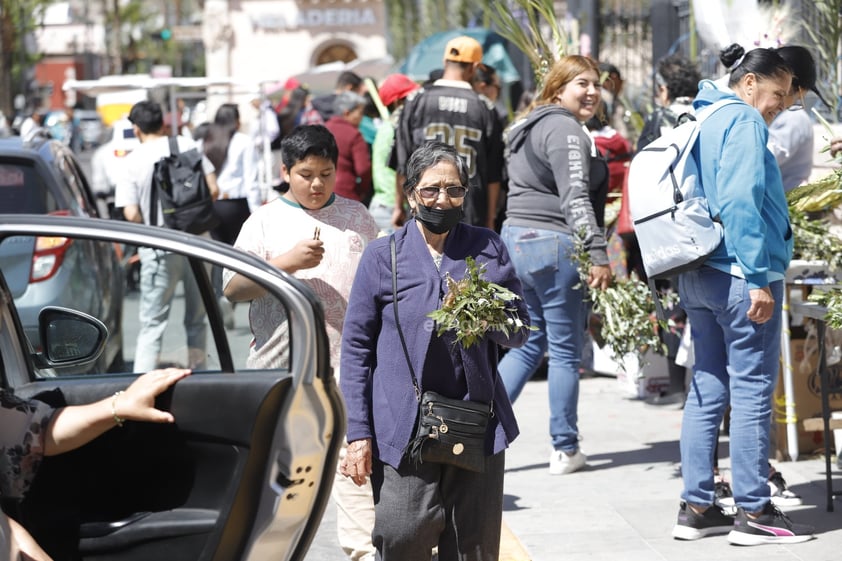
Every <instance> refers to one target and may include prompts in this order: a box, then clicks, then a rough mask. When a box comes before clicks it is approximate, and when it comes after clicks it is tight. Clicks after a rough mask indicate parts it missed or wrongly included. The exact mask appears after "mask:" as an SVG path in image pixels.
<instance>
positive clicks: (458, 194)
mask: <svg viewBox="0 0 842 561" xmlns="http://www.w3.org/2000/svg"><path fill="white" fill-rule="evenodd" d="M415 190H416V191H418V194H419V195H421V198H422V199H438V198H439V193H441V192H442V191H444V192H445V193H447V196H448V197H450V198H451V199H461V198H462V197H464V196H465V193H467V192H468V188H467V187H463V186H462V185H451V186H449V187H418V188H416V189H415Z"/></svg>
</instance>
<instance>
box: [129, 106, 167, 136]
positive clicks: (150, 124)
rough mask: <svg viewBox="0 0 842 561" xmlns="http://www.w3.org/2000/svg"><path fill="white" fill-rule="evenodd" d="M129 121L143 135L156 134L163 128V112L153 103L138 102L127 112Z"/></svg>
mask: <svg viewBox="0 0 842 561" xmlns="http://www.w3.org/2000/svg"><path fill="white" fill-rule="evenodd" d="M129 121H130V122H131V123H132V124H133V125H137V128H139V129H140V132H142V133H143V134H150V133H157V132H160V130H161V129H162V128H164V112H163V111H162V110H161V105H160V104H159V103H156V102H154V101H138V102H137V103H135V104H134V105H133V106H132V110H131V111H130V112H129Z"/></svg>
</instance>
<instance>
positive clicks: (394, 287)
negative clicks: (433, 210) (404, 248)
mask: <svg viewBox="0 0 842 561" xmlns="http://www.w3.org/2000/svg"><path fill="white" fill-rule="evenodd" d="M395 245H396V244H395V235H394V234H392V235H391V236H389V250H390V253H391V255H392V300H393V303H392V304H393V306H394V309H395V327H397V329H398V337H400V340H401V347H403V355H404V356H405V357H406V364H407V366H409V375H410V376H411V377H412V385H413V387H414V388H415V398H416V399H417V400H418V402H419V403H420V402H421V388H419V387H418V381H417V380H416V377H415V369H414V368H413V367H412V361H411V360H409V351H408V350H407V348H406V340H405V339H404V338H403V329H401V322H400V318H399V317H398V266H397V265H398V258H397V250H396V249H395Z"/></svg>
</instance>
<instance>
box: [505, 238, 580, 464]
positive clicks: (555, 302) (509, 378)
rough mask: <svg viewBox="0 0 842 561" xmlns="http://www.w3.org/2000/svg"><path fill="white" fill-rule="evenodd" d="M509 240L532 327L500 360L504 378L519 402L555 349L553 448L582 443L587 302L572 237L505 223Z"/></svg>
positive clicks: (551, 389) (550, 370)
mask: <svg viewBox="0 0 842 561" xmlns="http://www.w3.org/2000/svg"><path fill="white" fill-rule="evenodd" d="M502 237H503V241H504V242H505V244H506V247H507V248H508V250H509V254H510V255H511V259H512V262H513V263H514V266H515V270H516V271H517V275H518V277H519V278H520V281H521V283H522V284H523V297H524V301H525V302H526V305H527V308H528V309H529V318H530V321H531V322H532V325H534V326H535V327H537V328H538V329H537V331H532V332H531V333H530V335H529V340H528V341H527V342H526V344H525V345H524V346H523V347H520V348H518V349H512V350H510V351H509V352H507V353H506V355H505V356H504V357H503V360H502V361H500V366H499V369H500V377H501V379H502V380H503V384H504V385H505V386H506V391H507V392H508V394H509V398H510V399H511V400H512V401H514V400H516V399H517V397H518V395H520V392H521V390H522V389H523V387H524V386H525V385H526V382H527V381H529V379H530V378H531V377H532V375H533V374H534V373H535V370H536V369H537V368H538V366H540V364H541V362H542V361H543V358H544V354H545V353H548V354H549V366H548V370H547V381H548V385H549V400H550V437H551V438H552V444H553V448H555V449H556V450H563V451H565V452H568V453H573V452H575V451H576V450H577V448H578V447H579V429H578V426H577V422H578V405H579V363H580V361H581V350H582V341H583V338H584V337H583V334H584V330H585V304H584V303H583V301H582V300H583V292H582V288H581V287H579V288H574V287H577V286H578V285H579V273H578V272H577V270H576V265H575V264H574V263H573V262H572V261H571V260H570V259H569V258H568V255H569V254H570V252H571V251H572V248H573V241H572V238H571V237H570V236H569V235H567V234H563V233H561V232H556V231H554V230H539V229H535V228H523V227H519V226H509V225H504V226H503V231H502Z"/></svg>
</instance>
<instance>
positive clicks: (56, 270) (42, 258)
mask: <svg viewBox="0 0 842 561" xmlns="http://www.w3.org/2000/svg"><path fill="white" fill-rule="evenodd" d="M0 212H3V213H14V214H24V213H25V214H52V215H57V216H79V217H99V211H98V210H97V207H96V204H95V202H94V196H93V194H92V192H91V189H90V186H89V185H88V182H87V179H86V178H85V175H84V173H83V172H82V169H81V168H80V167H79V164H78V162H77V161H76V159H75V157H74V156H73V153H72V152H71V151H70V149H69V148H68V147H66V146H64V145H63V144H62V143H61V142H59V141H57V140H50V139H46V138H36V139H34V140H33V141H31V142H23V141H22V140H21V139H20V137H9V138H3V139H0ZM116 251H117V249H116V248H115V247H114V245H113V244H109V243H103V242H96V241H89V240H70V239H69V238H67V237H65V236H56V237H35V236H31V237H25V238H24V237H21V238H16V239H14V240H11V241H9V242H7V243H5V244H3V245H2V246H0V269H2V270H3V273H4V275H5V277H6V282H7V284H8V286H9V289H10V290H11V292H12V294H13V295H14V297H15V299H16V305H17V307H18V313H19V314H20V317H21V322H22V323H23V328H24V330H25V331H26V333H27V336H28V337H29V340H30V341H31V343H32V345H33V347H34V348H35V349H39V348H40V336H39V333H38V313H39V312H40V311H41V309H42V308H44V307H45V306H66V307H73V308H75V309H77V310H80V311H82V312H85V313H88V314H90V315H92V316H94V317H97V318H99V319H100V320H102V321H103V322H104V323H105V325H106V326H107V327H108V329H109V331H110V333H111V337H110V338H109V341H108V344H107V346H106V349H105V352H104V353H102V355H101V356H100V358H99V361H98V363H97V365H96V367H97V368H100V369H108V368H113V369H118V370H119V369H122V368H123V356H122V333H123V330H122V298H123V291H124V276H125V275H124V273H123V267H122V264H121V262H120V259H119V257H118V256H117V253H116ZM78 372H79V371H78V369H75V368H70V369H68V370H63V371H60V372H58V373H59V374H72V373H78Z"/></svg>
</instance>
